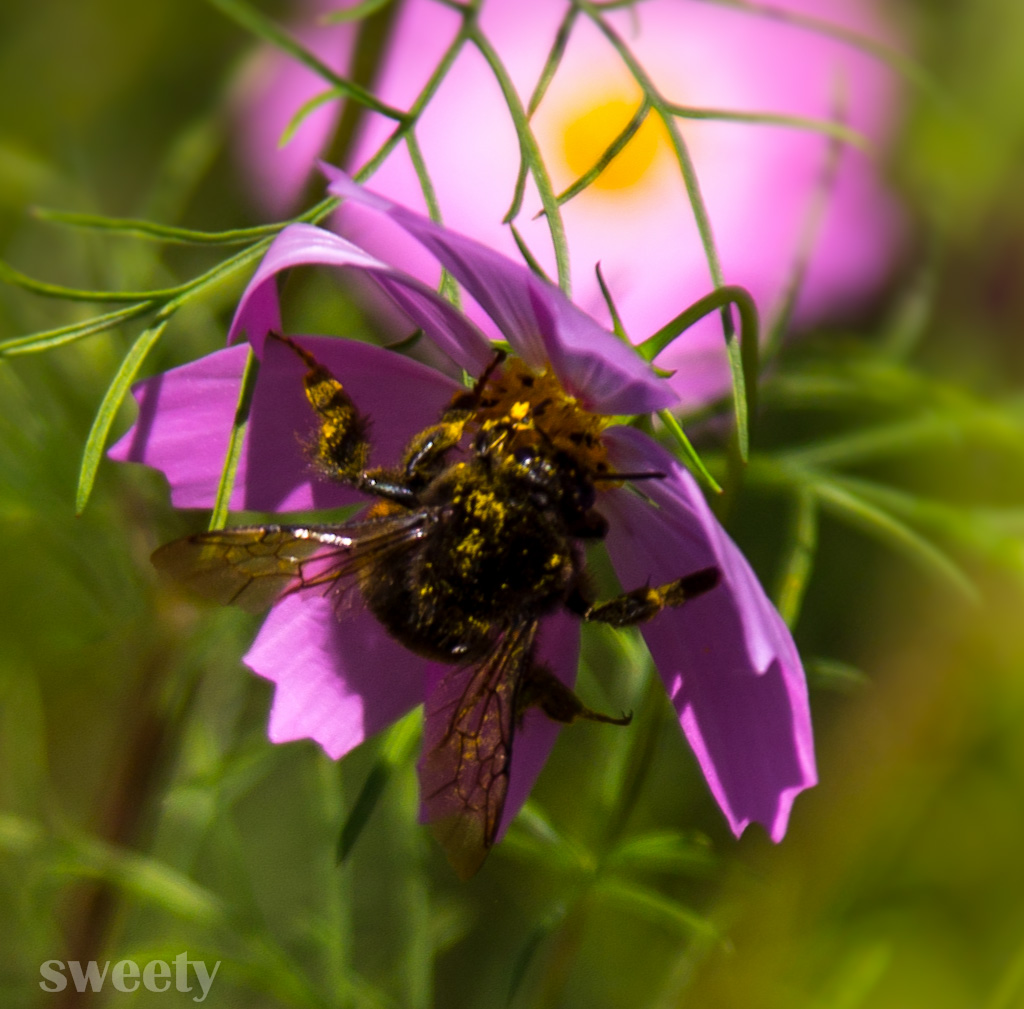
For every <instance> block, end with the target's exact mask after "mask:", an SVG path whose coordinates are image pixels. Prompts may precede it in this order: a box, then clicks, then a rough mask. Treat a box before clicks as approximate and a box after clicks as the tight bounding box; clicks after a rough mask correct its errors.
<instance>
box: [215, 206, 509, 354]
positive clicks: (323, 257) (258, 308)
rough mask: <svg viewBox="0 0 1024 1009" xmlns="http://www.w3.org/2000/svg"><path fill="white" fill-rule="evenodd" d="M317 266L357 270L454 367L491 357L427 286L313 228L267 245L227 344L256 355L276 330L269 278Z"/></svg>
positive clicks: (293, 230)
mask: <svg viewBox="0 0 1024 1009" xmlns="http://www.w3.org/2000/svg"><path fill="white" fill-rule="evenodd" d="M311 264H319V265H324V266H338V267H345V268H349V269H354V270H359V271H362V272H363V273H365V274H366V275H367V276H369V277H371V278H373V280H374V281H376V283H377V284H378V285H379V286H380V287H381V288H382V289H383V290H384V291H385V293H387V294H388V295H389V297H390V298H391V299H392V300H393V301H394V302H395V304H396V305H398V307H399V308H401V309H402V310H403V311H404V312H405V313H406V314H407V315H408V316H409V317H410V318H411V319H412V320H413V321H414V322H415V323H416V325H417V326H420V327H421V328H422V329H423V331H424V332H425V333H426V334H427V336H429V337H430V339H431V340H433V341H434V343H436V344H437V346H438V347H439V348H440V349H441V350H442V351H443V352H444V353H445V354H447V355H448V357H450V358H451V359H452V360H453V361H454V362H455V363H456V364H458V365H460V366H461V367H463V368H466V369H467V370H469V371H471V372H473V373H477V372H479V371H480V370H482V369H483V368H484V367H485V366H486V365H487V363H488V362H489V361H490V360H491V357H492V356H493V354H492V350H491V345H490V342H489V341H488V340H487V338H486V337H485V336H484V335H483V334H482V333H481V332H480V331H479V330H478V329H477V328H476V327H475V326H474V325H473V324H472V323H471V322H470V321H469V320H468V319H467V318H466V317H465V316H464V315H463V314H462V313H461V312H459V311H458V309H456V308H455V307H454V306H453V305H452V304H451V303H450V302H448V301H446V300H445V299H444V298H442V297H441V296H440V295H439V294H438V293H437V292H436V291H433V290H431V289H430V288H429V287H427V286H426V284H424V283H422V282H421V281H419V280H416V279H415V278H413V277H410V276H409V275H408V274H406V273H403V272H402V271H401V270H396V269H394V268H393V267H390V266H388V265H387V264H386V263H382V262H381V261H380V260H379V259H375V258H374V257H373V256H371V255H370V254H369V253H368V252H365V251H363V250H362V249H360V248H359V246H358V245H353V244H352V243H351V242H349V241H348V240H347V239H344V238H341V237H340V236H338V235H335V234H332V233H331V232H330V231H324V230H323V229H322V228H317V227H314V226H313V225H312V224H291V225H289V226H288V227H287V228H285V229H284V230H283V231H282V232H281V233H280V234H279V235H278V236H277V238H275V239H274V241H273V242H272V243H271V245H270V248H269V249H267V254H266V255H265V256H264V257H263V259H262V260H261V262H260V265H259V266H258V267H257V269H256V272H255V273H254V274H253V277H252V279H251V280H250V281H249V285H248V286H247V287H246V289H245V291H244V293H243V294H242V299H241V301H240V302H239V304H238V310H237V311H236V312H235V318H234V321H233V322H232V323H231V331H230V332H229V334H228V343H233V342H234V341H235V340H238V339H239V338H240V337H241V336H242V334H243V333H244V334H245V335H246V337H247V338H248V340H249V342H250V343H251V344H252V345H253V347H254V348H255V349H256V352H257V353H258V354H260V353H262V350H263V341H264V340H265V339H266V336H267V333H271V332H280V331H281V310H280V307H279V304H278V300H277V291H276V289H275V287H274V277H275V276H276V275H277V274H278V273H280V272H281V271H282V270H286V269H288V268H289V267H293V266H307V265H311Z"/></svg>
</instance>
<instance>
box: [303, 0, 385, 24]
mask: <svg viewBox="0 0 1024 1009" xmlns="http://www.w3.org/2000/svg"><path fill="white" fill-rule="evenodd" d="M389 3H391V0H362V2H361V3H357V4H353V5H352V6H351V7H344V8H338V9H337V10H333V11H330V12H329V13H327V14H322V15H321V16H320V24H323V25H335V24H345V23H347V22H350V21H362V20H363V19H364V18H368V17H369V16H370V15H371V14H376V13H377V11H379V10H383V9H384V8H385V7H387V5H388V4H389Z"/></svg>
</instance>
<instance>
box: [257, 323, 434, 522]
mask: <svg viewBox="0 0 1024 1009" xmlns="http://www.w3.org/2000/svg"><path fill="white" fill-rule="evenodd" d="M272 335H273V337H274V339H276V340H280V342H281V343H283V344H285V345H286V346H288V347H290V348H291V349H292V350H293V351H294V352H295V353H296V354H297V355H298V356H299V357H300V358H301V359H302V360H303V362H304V363H305V364H306V366H307V367H308V368H309V370H308V371H307V372H306V375H305V378H304V379H303V382H304V385H305V388H306V399H307V400H308V401H309V405H310V406H311V407H312V408H313V412H314V413H315V414H316V416H317V431H316V436H315V438H314V439H313V440H312V441H311V443H310V445H309V449H310V455H311V456H312V458H313V462H314V464H315V466H316V468H317V469H318V470H319V471H320V472H321V473H323V475H324V476H326V477H328V478H329V479H331V480H336V481H338V482H339V483H346V484H349V485H350V486H352V487H355V488H356V489H357V490H361V491H363V492H364V493H366V494H373V495H375V496H376V497H382V498H386V499H388V500H390V501H397V502H398V503H399V504H404V505H412V504H415V503H416V495H415V493H414V492H413V490H412V489H411V488H409V487H407V486H406V485H405V483H404V482H403V481H402V479H401V478H400V476H396V474H394V473H390V472H388V471H387V470H382V469H372V470H369V469H367V468H366V464H367V462H368V461H369V458H370V440H369V430H370V421H369V419H368V418H367V417H364V416H363V414H361V413H360V412H359V408H358V407H357V406H356V405H355V403H354V402H353V401H352V397H351V396H349V394H348V393H347V392H346V391H345V387H344V386H343V385H342V384H341V382H339V381H338V379H336V378H335V377H334V376H333V375H332V374H331V373H330V371H328V369H327V368H325V367H324V366H323V365H322V364H321V363H320V362H319V361H317V359H316V358H315V357H314V356H313V355H312V354H310V353H309V351H307V350H305V349H304V348H303V347H300V346H299V345H298V344H297V343H296V342H295V341H294V340H291V339H289V338H288V337H287V336H280V335H278V334H276V333H275V334H272Z"/></svg>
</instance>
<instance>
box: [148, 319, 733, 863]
mask: <svg viewBox="0 0 1024 1009" xmlns="http://www.w3.org/2000/svg"><path fill="white" fill-rule="evenodd" d="M276 339H279V340H282V341H283V342H284V343H286V344H287V345H288V346H289V347H291V348H292V350H293V351H294V352H295V353H296V354H298V355H299V356H300V357H301V358H302V360H303V361H304V362H305V364H306V366H307V367H308V371H307V373H306V376H305V391H306V397H307V399H308V401H309V403H310V406H311V407H312V409H313V411H314V412H315V414H316V417H317V434H316V437H315V439H314V440H313V442H312V443H311V444H310V446H309V453H310V456H311V458H312V460H313V463H314V465H315V467H316V468H317V469H318V470H319V471H320V472H321V473H322V474H323V475H324V476H326V477H328V478H331V479H334V480H340V481H342V482H344V483H346V484H348V485H350V486H352V487H355V488H357V489H358V490H360V491H362V492H364V493H365V494H367V495H368V496H371V497H373V498H375V499H376V501H375V503H374V504H372V506H371V507H370V508H369V510H368V511H367V512H366V513H365V514H364V516H363V517H360V518H357V519H354V520H352V521H349V522H345V523H341V524H337V525H319V526H317V525H308V526H279V525H261V526H247V527H239V528H233V529H225V530H220V531H214V532H206V533H200V534H198V535H195V536H189V537H187V538H185V539H182V540H178V541H176V542H174V543H170V544H168V545H166V546H164V547H161V548H160V549H159V550H157V551H156V553H155V554H154V555H153V561H154V563H155V564H156V566H157V567H158V568H160V569H162V570H164V571H166V572H168V573H170V574H171V575H172V576H174V577H176V578H177V579H178V580H179V581H182V582H184V583H186V584H188V585H190V586H192V587H194V588H195V589H197V590H198V591H199V592H201V593H202V594H204V595H207V596H211V597H212V598H214V599H216V600H218V601H220V602H224V603H236V604H238V605H241V606H243V607H245V608H246V609H250V610H262V609H265V608H266V607H268V606H270V605H271V604H272V603H273V602H274V601H275V600H278V599H280V598H281V597H282V596H284V595H286V594H289V593H295V592H304V591H320V592H324V593H337V594H348V593H349V592H350V591H351V590H356V591H357V592H358V594H359V595H360V596H361V597H362V599H363V600H364V602H365V605H366V606H367V607H368V608H369V610H370V611H371V612H372V613H373V615H374V616H375V617H376V619H377V620H378V621H379V622H380V624H381V625H382V627H383V628H384V629H385V630H386V631H387V633H388V634H389V635H391V636H392V637H393V638H394V639H396V640H397V641H398V642H400V643H401V644H402V645H404V646H405V647H406V648H408V649H410V650H411V651H413V652H415V653H416V654H418V655H422V656H425V657H427V658H429V659H433V660H440V661H442V662H445V663H449V664H451V665H452V667H453V668H452V670H451V672H449V673H448V674H447V675H446V676H445V677H444V679H443V680H442V682H441V684H440V686H439V687H438V689H437V690H436V692H435V696H434V698H432V699H430V700H428V702H427V703H428V707H429V706H431V705H433V707H432V708H431V713H432V714H435V715H436V714H438V713H440V715H441V718H440V719H437V720H436V721H439V722H440V723H441V724H443V725H444V731H443V732H441V733H440V734H439V735H437V738H431V737H430V735H428V738H427V739H426V740H425V743H424V756H423V759H422V761H421V764H420V775H421V787H422V792H423V799H424V803H425V806H426V809H427V811H428V815H429V816H430V817H431V819H432V821H433V823H432V827H433V829H434V832H435V834H436V835H437V837H438V839H439V840H440V842H441V844H442V846H443V847H444V848H445V851H446V853H447V855H448V857H449V860H450V861H451V862H452V864H453V866H454V867H455V869H456V871H457V872H458V873H459V875H460V876H462V877H463V878H467V877H468V876H470V875H472V874H473V873H474V872H475V871H476V870H477V868H479V866H480V864H481V863H482V862H483V860H484V858H485V856H486V854H487V851H488V849H489V848H490V846H491V845H492V843H493V841H494V838H495V835H496V833H497V830H498V825H499V822H500V819H501V813H502V808H503V806H504V802H505V794H506V791H507V786H508V775H509V767H510V761H511V756H512V745H513V738H514V735H515V729H516V726H517V724H518V723H519V721H520V720H521V718H522V716H523V714H524V712H525V711H526V710H527V709H528V708H530V707H539V708H540V709H541V710H542V711H544V712H545V713H546V714H547V715H548V716H549V717H551V718H553V719H555V720H557V721H560V722H571V721H573V720H575V719H577V718H586V719H594V720H598V721H605V722H613V723H616V724H625V723H627V722H628V721H629V720H630V719H629V716H624V717H621V718H620V717H613V716H609V715H603V714H599V713H597V712H594V711H591V710H590V709H589V708H587V707H586V706H585V705H584V704H583V703H582V702H581V701H580V700H579V698H578V697H577V696H576V694H575V693H574V692H573V691H572V690H570V689H569V688H568V687H566V686H565V685H564V684H563V683H562V682H561V680H559V679H558V678H557V677H556V676H555V675H554V674H553V673H552V672H551V670H550V669H548V668H547V667H546V666H544V665H543V664H542V663H541V662H539V661H538V660H537V659H536V657H535V638H536V633H537V627H538V622H539V621H540V619H541V618H542V617H544V616H545V615H547V614H550V613H553V612H555V611H557V610H559V609H565V610H568V611H569V612H571V613H573V614H575V615H576V616H578V617H579V618H580V619H581V620H585V621H601V622H603V623H607V624H610V625H612V626H614V627H625V626H629V625H633V624H638V623H642V622H643V621H646V620H649V619H650V618H651V617H653V616H655V615H656V614H657V613H660V612H661V611H662V610H663V609H665V608H666V607H673V606H680V605H682V604H683V603H684V602H686V601H687V600H688V599H691V598H693V597H694V596H696V595H699V594H700V593H703V592H706V591H708V590H710V589H711V588H713V587H714V586H715V585H716V584H717V582H718V577H719V573H718V570H717V569H716V568H705V569H703V570H701V571H697V572H695V573H692V574H689V575H686V576H685V577H682V578H679V579H678V580H677V581H674V582H670V583H669V584H667V585H662V586H659V587H656V588H652V587H643V588H639V589H636V590H634V591H631V592H627V593H624V594H623V595H620V596H618V597H616V598H614V599H612V600H610V601H608V602H604V603H594V602H593V601H592V600H591V599H590V598H589V596H588V592H587V587H586V582H585V577H584V559H583V551H584V547H585V545H586V543H587V542H588V541H594V540H599V539H601V538H602V537H603V536H604V535H605V533H606V532H607V522H606V520H605V519H604V517H603V516H602V515H601V514H600V512H599V511H598V510H597V509H596V507H595V503H596V500H597V493H596V488H597V487H598V486H599V485H600V483H601V482H602V481H624V480H628V479H641V478H657V477H659V476H661V474H654V473H643V474H623V473H614V472H612V471H611V470H610V468H609V465H608V463H607V460H606V458H605V453H604V448H603V445H602V442H601V437H600V432H601V427H602V425H603V423H604V421H603V420H602V418H600V417H597V416H596V415H593V414H589V413H587V412H586V411H584V410H582V409H581V408H580V407H579V405H578V404H577V403H576V402H575V400H573V399H572V398H571V397H569V396H568V395H567V394H566V393H565V392H564V391H563V390H562V388H561V386H560V385H559V383H558V381H557V379H556V378H555V377H554V376H553V375H551V374H550V373H543V374H535V373H533V372H531V371H530V370H529V369H527V368H526V367H525V365H524V364H523V363H522V362H520V361H518V360H516V359H507V358H506V357H505V355H504V354H502V353H497V354H496V355H495V358H494V361H493V362H492V364H491V366H490V367H489V368H488V369H487V370H486V371H485V372H484V373H483V374H482V375H481V376H480V377H479V379H478V380H477V381H476V384H475V385H474V387H473V388H472V389H470V390H467V391H465V392H463V393H460V394H458V395H456V396H455V397H454V399H453V400H452V402H451V404H450V405H449V406H448V408H447V409H446V410H445V411H444V412H443V414H442V416H441V417H440V418H439V420H438V422H437V423H436V424H434V425H432V426H431V427H428V428H427V429H426V430H423V431H421V432H419V433H418V434H416V435H415V436H414V437H412V438H411V439H410V441H409V442H408V444H407V446H406V448H405V451H404V453H403V456H402V458H401V460H400V461H399V462H398V464H397V465H395V466H393V467H391V468H376V469H373V468H368V465H367V464H368V460H369V449H370V445H369V439H368V434H367V433H368V429H369V424H368V419H367V418H365V417H364V416H363V415H362V414H361V413H360V412H359V410H358V408H357V406H356V405H355V403H353V402H352V399H351V398H350V397H349V395H348V393H347V392H346V391H345V389H344V387H343V385H342V384H341V382H340V381H339V380H338V379H337V378H336V377H335V376H333V375H332V374H331V373H330V372H329V371H328V370H327V369H326V368H324V367H323V366H322V365H320V364H319V363H318V362H317V361H316V360H315V359H314V358H313V356H312V355H311V354H309V353H308V352H307V351H306V350H305V349H303V348H302V347H301V346H299V344H297V343H295V342H294V341H292V340H290V339H288V338H286V337H276ZM339 616H342V617H343V614H342V613H341V610H340V609H339Z"/></svg>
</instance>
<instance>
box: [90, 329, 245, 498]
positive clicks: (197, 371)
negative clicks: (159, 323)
mask: <svg viewBox="0 0 1024 1009" xmlns="http://www.w3.org/2000/svg"><path fill="white" fill-rule="evenodd" d="M248 354H249V347H248V346H240V347H229V348H228V349H226V350H218V351H216V352H215V353H213V354H209V355H207V356H206V357H202V358H200V359H199V360H198V361H191V362H189V363H188V364H185V365H182V366H181V367H180V368H174V369H172V370H171V371H168V372H164V373H163V374H162V375H155V376H154V377H153V378H148V379H146V380H145V381H144V382H139V383H138V384H137V385H136V386H135V387H134V388H133V389H132V394H133V395H134V396H135V398H136V400H138V404H139V416H138V420H136V422H135V424H134V425H133V426H132V427H131V429H130V430H129V431H128V432H127V434H125V435H124V437H123V438H121V440H120V441H119V442H118V443H117V444H116V445H114V446H113V447H112V448H111V449H110V450H109V452H108V453H107V454H108V455H109V457H110V458H111V459H114V460H116V461H118V462H139V463H143V464H145V465H146V466H152V467H153V468H154V469H158V470H160V471H161V472H162V473H163V474H164V475H165V476H166V477H167V480H168V482H169V483H170V485H171V503H172V504H173V505H174V507H175V508H209V507H210V506H211V505H212V504H213V502H214V500H215V499H216V497H217V486H218V484H219V482H220V474H221V470H222V468H223V466H224V457H225V455H226V454H227V450H228V437H229V435H230V432H231V425H232V423H233V422H234V419H235V410H236V408H237V406H238V390H239V388H240V386H241V381H242V372H243V371H244V370H245V361H246V358H247V356H248ZM244 467H245V460H244V459H243V460H242V461H241V463H240V466H239V470H240V472H239V474H238V482H237V484H236V488H235V495H234V497H233V498H232V501H233V502H236V501H237V502H240V501H241V499H242V492H241V488H242V486H243V485H244V481H245V470H244ZM240 506H241V505H240V504H236V505H235V507H240Z"/></svg>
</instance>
